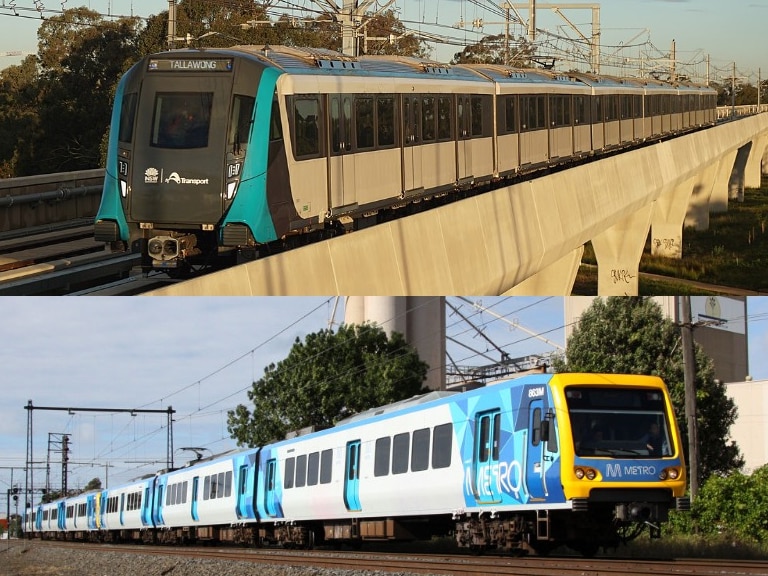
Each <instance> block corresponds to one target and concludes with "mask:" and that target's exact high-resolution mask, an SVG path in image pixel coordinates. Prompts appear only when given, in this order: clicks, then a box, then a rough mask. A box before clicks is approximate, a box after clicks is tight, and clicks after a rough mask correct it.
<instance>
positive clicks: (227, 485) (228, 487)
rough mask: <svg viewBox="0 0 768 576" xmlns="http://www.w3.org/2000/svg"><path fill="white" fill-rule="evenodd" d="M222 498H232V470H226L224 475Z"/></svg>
mask: <svg viewBox="0 0 768 576" xmlns="http://www.w3.org/2000/svg"><path fill="white" fill-rule="evenodd" d="M224 496H225V497H226V498H229V497H230V496H232V470H227V473H226V474H225V475H224Z"/></svg>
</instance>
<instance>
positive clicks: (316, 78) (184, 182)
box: [95, 46, 716, 270]
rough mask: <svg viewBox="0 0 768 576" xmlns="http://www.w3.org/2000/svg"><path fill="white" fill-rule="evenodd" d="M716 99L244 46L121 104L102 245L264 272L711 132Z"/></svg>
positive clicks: (152, 64) (136, 81) (142, 88)
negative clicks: (318, 242)
mask: <svg viewBox="0 0 768 576" xmlns="http://www.w3.org/2000/svg"><path fill="white" fill-rule="evenodd" d="M715 105H716V92H715V91H714V90H711V89H709V88H705V87H701V86H696V85H692V84H669V83H664V82H659V81H654V80H648V81H642V80H636V79H634V80H632V79H616V78H609V77H598V76H592V75H587V74H557V73H552V72H548V71H544V70H517V69H512V68H507V67H504V66H494V65H461V66H451V65H446V64H439V63H436V62H431V61H427V60H419V59H415V58H404V57H388V56H365V57H360V58H348V57H344V56H342V55H340V54H338V53H335V52H331V51H328V50H320V49H312V50H310V49H297V48H289V47H282V46H274V47H269V46H262V47H258V46H236V47H233V48H229V49H205V50H179V51H170V52H163V53H158V54H154V55H151V56H148V57H146V58H144V59H142V60H141V61H139V62H138V63H137V64H136V65H134V66H133V67H132V68H131V69H130V70H129V71H128V72H127V73H126V74H125V76H124V77H123V78H122V80H121V81H120V83H119V85H118V88H117V93H116V97H115V105H114V110H113V113H112V123H111V130H110V138H109V149H108V157H107V163H106V177H105V181H104V192H103V197H102V202H101V206H100V208H99V211H98V214H97V216H96V225H95V238H96V239H97V240H99V241H104V242H109V243H111V244H112V246H113V248H115V249H129V250H131V251H134V252H140V253H141V254H142V255H143V267H144V269H145V270H151V269H153V268H164V269H173V268H187V267H189V266H190V265H194V264H196V263H197V264H201V263H214V262H216V261H217V260H218V259H219V256H221V255H223V254H228V255H232V254H240V255H242V256H243V257H246V256H247V257H256V256H262V255H265V254H269V253H271V252H273V251H276V250H282V249H285V248H287V247H292V246H294V245H297V244H301V243H304V242H307V241H310V240H314V239H316V238H323V237H328V236H332V235H335V234H339V233H344V232H346V231H350V230H354V229H358V228H361V227H365V226H369V225H373V224H376V223H379V222H382V221H385V220H387V219H389V218H392V217H395V216H397V215H398V214H403V213H408V212H409V211H411V210H415V209H423V208H424V207H427V206H429V205H430V202H429V201H430V200H435V201H438V200H439V201H440V202H443V201H446V200H450V199H451V198H458V197H461V194H464V193H466V192H467V191H470V192H475V191H479V190H482V189H485V187H486V186H487V185H489V184H490V185H492V186H502V185H504V184H505V183H507V182H510V181H511V179H513V178H516V177H518V176H519V175H521V174H525V173H529V172H534V171H536V170H540V169H544V168H549V167H551V166H553V165H557V164H562V163H567V162H574V161H578V160H581V159H584V158H587V157H592V156H599V155H600V154H604V153H606V152H609V151H612V150H615V149H616V148H619V147H624V146H634V145H640V144H642V143H644V142H648V141H653V140H655V139H659V138H663V137H668V136H671V135H674V134H677V133H680V132H683V131H687V130H691V129H695V128H698V127H702V126H706V125H709V124H712V123H714V122H715V119H716V107H715Z"/></svg>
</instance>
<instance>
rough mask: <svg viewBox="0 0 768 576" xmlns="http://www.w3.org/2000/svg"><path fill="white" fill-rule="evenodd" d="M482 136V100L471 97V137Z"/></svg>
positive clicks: (477, 97)
mask: <svg viewBox="0 0 768 576" xmlns="http://www.w3.org/2000/svg"><path fill="white" fill-rule="evenodd" d="M482 135H483V99H482V98H481V97H480V96H472V136H482Z"/></svg>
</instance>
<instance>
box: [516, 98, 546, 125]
mask: <svg viewBox="0 0 768 576" xmlns="http://www.w3.org/2000/svg"><path fill="white" fill-rule="evenodd" d="M546 114H547V110H546V96H544V95H543V94H542V95H538V96H521V97H520V122H521V123H522V125H521V126H520V131H521V132H527V131H530V130H542V129H544V128H546V127H547V120H546Z"/></svg>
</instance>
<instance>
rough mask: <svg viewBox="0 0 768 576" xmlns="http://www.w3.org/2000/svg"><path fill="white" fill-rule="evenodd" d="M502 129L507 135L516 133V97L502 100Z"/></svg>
mask: <svg viewBox="0 0 768 576" xmlns="http://www.w3.org/2000/svg"><path fill="white" fill-rule="evenodd" d="M504 128H505V130H506V131H507V133H511V132H517V96H507V97H506V98H504Z"/></svg>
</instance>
